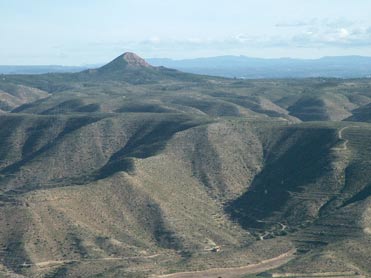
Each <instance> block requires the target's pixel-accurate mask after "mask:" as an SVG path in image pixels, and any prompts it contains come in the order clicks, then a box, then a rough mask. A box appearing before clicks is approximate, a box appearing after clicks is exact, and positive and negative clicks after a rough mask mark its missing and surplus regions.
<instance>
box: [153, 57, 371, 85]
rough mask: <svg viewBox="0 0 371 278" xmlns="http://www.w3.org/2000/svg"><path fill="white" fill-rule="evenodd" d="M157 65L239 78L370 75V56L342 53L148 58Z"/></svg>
mask: <svg viewBox="0 0 371 278" xmlns="http://www.w3.org/2000/svg"><path fill="white" fill-rule="evenodd" d="M148 61H149V62H150V63H151V64H152V65H155V66H160V65H161V66H164V67H170V68H174V69H178V70H181V71H186V72H191V73H197V74H207V75H215V76H224V77H232V78H233V77H237V78H247V79H251V78H305V77H338V78H354V77H370V76H371V57H361V56H342V57H323V58H321V59H315V60H309V59H306V60H304V59H292V58H280V59H263V58H251V57H246V56H219V57H210V58H198V59H187V60H171V59H148Z"/></svg>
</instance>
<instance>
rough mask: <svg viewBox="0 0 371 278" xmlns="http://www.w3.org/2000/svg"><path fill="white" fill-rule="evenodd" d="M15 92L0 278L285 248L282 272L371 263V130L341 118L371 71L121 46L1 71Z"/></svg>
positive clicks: (2, 151)
mask: <svg viewBox="0 0 371 278" xmlns="http://www.w3.org/2000/svg"><path fill="white" fill-rule="evenodd" d="M11 86H13V87H14V88H16V89H17V90H20V89H24V88H28V89H27V90H26V91H25V92H26V93H25V97H27V98H28V97H29V99H28V100H27V101H25V102H24V103H23V102H20V103H15V104H14V106H12V107H11V109H12V110H11V111H10V112H9V111H6V112H4V113H3V114H2V115H0V227H2V228H1V229H0V276H1V275H3V276H5V277H16V275H18V276H19V275H20V276H19V277H27V278H33V277H35V278H36V277H38V278H39V277H44V278H51V277H58V278H61V277H62V278H63V277H148V276H154V277H156V276H157V275H160V274H167V273H170V272H181V271H195V270H205V269H210V268H223V267H240V266H243V267H248V268H250V267H251V266H253V265H258V266H259V265H265V263H266V262H267V260H268V262H269V261H270V260H272V259H273V260H275V258H276V259H277V258H278V261H280V258H282V256H283V258H285V260H282V261H280V262H282V264H283V263H287V262H288V260H289V259H292V261H291V262H290V263H289V264H287V265H285V266H282V267H281V268H279V269H277V270H275V271H276V272H280V273H281V274H282V275H286V274H288V275H289V273H299V274H298V275H297V276H299V277H300V275H301V274H302V273H309V272H311V271H312V272H313V269H318V270H319V272H323V271H327V272H329V273H333V272H334V271H341V272H342V273H348V274H347V275H348V276H353V277H357V276H360V275H365V274H367V273H369V272H370V271H371V270H370V268H369V265H368V261H367V260H368V255H367V252H368V250H369V248H370V237H369V234H370V230H371V227H370V219H371V217H370V210H369V206H370V193H371V192H370V185H369V180H370V176H369V174H368V173H371V171H370V170H371V169H370V167H371V166H370V161H369V157H370V156H371V154H370V152H371V147H370V142H369V138H370V136H371V133H370V130H371V128H370V125H369V124H368V123H360V122H357V123H354V122H345V121H341V120H343V119H344V118H347V117H348V116H350V115H352V113H353V111H355V112H354V113H355V114H356V111H357V109H361V108H359V107H367V106H366V105H368V103H369V100H370V99H371V91H370V88H371V83H370V81H369V80H367V79H362V80H337V79H320V78H319V79H308V80H249V81H246V80H228V79H219V78H213V77H206V76H193V75H188V74H183V73H180V72H178V71H173V70H168V69H164V68H156V67H152V66H150V65H149V64H147V63H146V62H145V61H144V60H143V59H141V58H140V57H138V56H136V55H134V54H132V53H126V54H124V55H122V56H120V57H118V58H117V59H115V60H113V61H112V62H111V63H109V64H107V65H106V66H103V67H102V68H99V69H96V70H90V71H85V72H81V73H77V74H49V75H40V76H6V78H5V80H0V87H1V88H8V87H9V88H10V87H11ZM13 87H12V88H13ZM34 88H38V89H34ZM3 90H4V91H6V92H7V94H9V92H13V91H12V90H9V89H7V90H5V89H3ZM46 92H47V93H46ZM33 93H36V95H37V96H34V94H33ZM40 96H41V97H40ZM44 96H47V97H44ZM6 97H8V96H6ZM3 98H4V99H5V97H3ZM22 103H23V104H22ZM309 120H321V121H322V122H307V123H303V122H301V121H309ZM324 120H332V121H331V122H329V121H324ZM354 120H357V119H354ZM295 251H296V252H295ZM287 254H290V255H287ZM286 259H287V260H286ZM280 265H281V264H277V265H275V267H278V266H280ZM242 269H245V268H242ZM240 270H241V268H240ZM262 270H268V268H262ZM356 272H357V273H360V274H359V275H358V274H355V273H356ZM211 273H215V272H211ZM216 273H217V272H216ZM221 273H226V270H224V272H223V271H222V272H221ZM270 273H273V272H272V271H271V272H270ZM349 273H351V274H349ZM230 274H231V275H232V273H230ZM265 274H267V273H265ZM353 274H354V275H353ZM267 275H268V274H267ZM282 275H281V276H282ZM321 275H322V274H321ZM331 275H332V274H331ZM344 275H345V274H344ZM344 275H343V276H344ZM176 277H177V276H176ZM179 277H181V276H179Z"/></svg>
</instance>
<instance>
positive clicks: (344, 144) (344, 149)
mask: <svg viewBox="0 0 371 278" xmlns="http://www.w3.org/2000/svg"><path fill="white" fill-rule="evenodd" d="M352 127H360V126H358V125H357V126H345V127H343V128H342V129H340V130H339V131H338V138H339V140H344V143H343V146H342V147H338V148H334V150H338V151H346V150H347V149H348V143H349V140H348V139H344V138H343V132H344V130H346V129H348V128H352Z"/></svg>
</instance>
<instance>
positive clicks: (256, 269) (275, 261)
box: [152, 249, 295, 278]
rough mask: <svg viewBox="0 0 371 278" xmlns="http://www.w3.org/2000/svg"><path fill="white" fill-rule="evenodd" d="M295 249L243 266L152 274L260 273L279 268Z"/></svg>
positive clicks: (214, 276)
mask: <svg viewBox="0 0 371 278" xmlns="http://www.w3.org/2000/svg"><path fill="white" fill-rule="evenodd" d="M294 253H295V250H294V249H293V250H290V251H289V252H287V253H284V254H281V255H279V256H277V257H275V258H272V259H268V260H265V261H262V262H260V263H257V264H251V265H247V266H241V267H231V268H212V269H208V270H203V271H193V272H178V273H173V274H166V275H158V276H152V277H153V278H218V277H222V278H238V277H242V276H243V275H246V274H253V273H260V272H263V271H266V270H269V269H274V268H277V267H279V266H281V265H283V264H285V263H287V262H288V261H290V260H291V259H293V258H294Z"/></svg>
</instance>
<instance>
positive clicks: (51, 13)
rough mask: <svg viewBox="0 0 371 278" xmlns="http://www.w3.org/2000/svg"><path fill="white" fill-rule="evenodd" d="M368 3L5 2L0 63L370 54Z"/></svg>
mask: <svg viewBox="0 0 371 278" xmlns="http://www.w3.org/2000/svg"><path fill="white" fill-rule="evenodd" d="M370 13H371V1H370V0H352V1H350V0H310V1H308V0H157V1H156V0H54V1H51V0H0V65H52V64H53V65H91V64H101V63H105V62H107V61H110V60H112V59H113V58H114V57H116V56H118V55H120V54H122V53H124V52H127V51H131V52H135V53H137V54H138V55H140V56H142V57H145V58H172V59H186V58H196V57H211V56H221V55H244V56H249V57H262V58H280V57H292V58H310V59H313V58H319V57H323V56H343V55H363V56H371V47H370V46H371V16H370Z"/></svg>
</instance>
